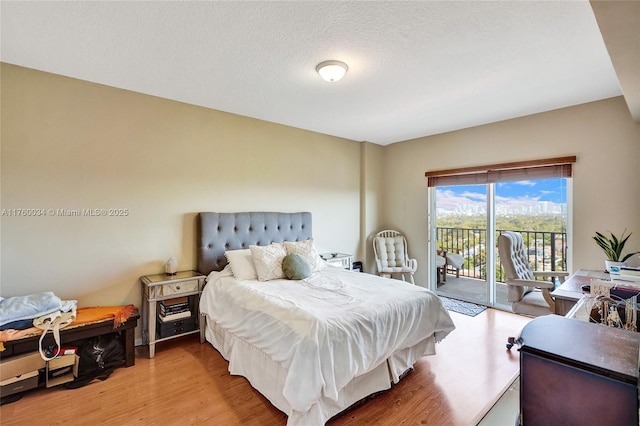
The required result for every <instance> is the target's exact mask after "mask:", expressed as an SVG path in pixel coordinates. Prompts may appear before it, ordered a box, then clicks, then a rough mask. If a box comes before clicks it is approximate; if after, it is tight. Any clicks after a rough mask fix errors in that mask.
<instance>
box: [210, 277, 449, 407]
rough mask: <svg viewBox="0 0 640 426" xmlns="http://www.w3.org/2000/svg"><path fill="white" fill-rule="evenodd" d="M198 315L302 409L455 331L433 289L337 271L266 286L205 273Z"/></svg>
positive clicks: (336, 395) (279, 281)
mask: <svg viewBox="0 0 640 426" xmlns="http://www.w3.org/2000/svg"><path fill="white" fill-rule="evenodd" d="M200 310H201V312H202V313H203V314H205V315H206V316H207V317H208V318H211V319H212V320H213V321H215V322H216V323H217V324H218V325H220V326H221V327H222V328H224V329H225V330H227V331H229V332H231V333H233V334H235V335H236V336H238V337H239V338H241V339H243V340H245V341H247V342H248V343H250V344H252V345H253V346H255V347H257V348H258V349H260V350H262V351H263V352H264V353H266V354H268V355H269V356H270V357H271V358H272V359H273V360H274V361H275V362H277V363H279V364H280V365H281V366H282V367H283V368H284V369H285V370H287V371H288V375H287V378H286V380H285V385H284V389H283V394H284V397H285V398H286V400H287V401H288V403H289V404H290V405H291V407H292V408H293V409H294V410H297V411H302V412H304V411H306V410H308V409H309V407H311V406H312V405H313V404H315V403H316V402H317V401H318V400H319V399H320V397H321V396H322V395H324V396H326V397H328V398H331V399H334V400H335V399H337V398H338V393H339V391H340V390H341V389H343V388H344V386H346V384H347V383H349V382H350V381H351V380H352V379H353V378H354V377H357V376H360V375H362V374H365V373H367V372H369V371H371V370H372V369H374V368H375V367H377V366H378V365H380V364H381V363H383V362H384V361H385V360H386V359H387V358H388V357H389V356H391V354H392V353H394V352H396V351H397V350H400V349H404V348H408V347H410V346H413V345H415V344H416V343H418V342H420V341H422V340H424V339H426V338H432V339H434V340H435V341H439V340H441V339H443V338H444V337H445V336H446V335H447V334H448V333H449V332H451V331H452V330H453V329H454V328H455V326H454V324H453V321H452V320H451V318H450V316H449V314H448V312H447V310H446V309H445V308H444V306H443V305H442V302H441V301H440V299H439V298H438V296H436V295H435V294H434V293H433V292H431V291H429V290H427V289H425V288H422V287H419V286H414V285H411V284H408V283H404V282H402V281H398V280H390V279H386V278H381V277H378V276H375V275H369V274H364V273H358V272H353V271H346V270H342V269H339V268H325V269H323V270H322V271H319V272H316V273H315V274H313V275H312V276H311V277H309V278H307V279H305V280H302V281H289V280H273V281H268V282H259V281H257V280H247V281H237V280H235V279H234V278H233V276H232V273H231V271H230V270H228V269H227V268H225V270H223V271H222V272H213V273H212V274H211V275H210V276H209V278H208V282H207V285H206V287H205V289H204V292H203V294H202V298H201V301H200ZM424 355H427V354H424Z"/></svg>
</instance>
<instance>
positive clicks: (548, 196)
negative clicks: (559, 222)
mask: <svg viewBox="0 0 640 426" xmlns="http://www.w3.org/2000/svg"><path fill="white" fill-rule="evenodd" d="M566 202H567V185H566V179H538V180H525V181H519V182H502V183H498V184H496V211H497V212H498V213H525V214H536V213H562V212H564V211H566ZM436 208H437V209H438V212H439V213H444V212H450V213H464V214H474V213H484V212H485V211H486V187H485V186H484V185H461V186H444V187H438V188H437V189H436Z"/></svg>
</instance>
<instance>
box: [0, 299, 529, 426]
mask: <svg viewBox="0 0 640 426" xmlns="http://www.w3.org/2000/svg"><path fill="white" fill-rule="evenodd" d="M451 315H452V317H453V319H454V322H455V323H456V327H457V329H456V330H455V331H454V332H453V333H451V334H450V335H449V337H447V338H446V339H445V340H444V341H443V342H442V343H440V344H438V345H437V346H436V350H437V351H438V353H437V354H436V355H435V356H431V357H424V358H422V359H421V360H420V361H419V362H418V363H417V364H416V365H415V370H414V371H413V372H412V373H411V374H409V375H408V376H407V377H406V378H405V379H404V380H403V381H402V382H400V383H399V384H398V385H396V386H395V387H393V388H392V389H391V390H389V391H387V392H385V393H383V394H381V395H379V396H377V397H376V398H374V399H373V400H371V401H369V402H367V403H366V404H364V405H362V406H360V407H358V408H355V409H353V410H351V411H348V412H346V413H345V414H343V415H342V416H340V417H337V418H336V419H334V420H332V421H331V422H329V423H328V426H342V425H345V426H346V425H349V426H350V425H438V426H440V425H476V424H477V423H478V422H479V421H480V420H481V419H482V417H483V416H484V414H485V413H486V412H487V411H488V410H489V409H490V408H491V406H492V405H493V404H494V403H495V401H497V400H498V398H499V397H500V395H501V394H502V393H503V392H504V391H505V390H506V389H507V388H508V386H509V385H510V384H511V383H512V382H513V380H514V379H515V377H516V376H517V375H518V370H519V364H518V363H519V353H518V351H517V350H515V349H513V350H512V351H507V350H506V349H505V346H504V344H505V341H506V338H507V337H508V336H512V335H515V334H517V333H518V332H519V330H520V329H521V328H522V327H523V326H524V325H525V324H526V323H527V322H528V321H529V319H528V318H525V317H521V316H518V315H514V314H511V313H508V312H503V311H498V310H494V309H487V310H486V311H484V312H483V313H481V314H479V315H478V316H476V317H467V316H464V315H460V314H456V313H452V314H451ZM137 350H138V354H137V355H138V357H137V358H136V365H135V366H134V367H131V368H126V369H125V368H120V369H117V370H116V371H115V372H114V373H113V374H112V375H111V377H109V379H107V380H106V381H104V382H99V381H96V382H93V383H91V384H90V385H88V386H86V387H84V388H80V389H75V390H67V389H63V388H51V389H38V390H35V391H32V392H28V393H27V394H26V395H25V396H24V397H23V398H22V399H21V400H19V401H17V402H14V403H11V404H6V405H3V406H0V423H1V424H2V425H3V426H9V425H24V424H40V425H42V424H49V425H62V424H64V425H85V424H87V425H88V424H92V425H95V424H114V425H152V424H153V425H155V424H159V425H160V424H161V425H163V426H169V425H204V424H207V425H213V424H215V425H256V426H257V425H260V426H264V425H284V424H285V423H286V420H287V418H286V416H285V415H284V414H283V413H281V412H280V411H278V410H277V409H276V408H274V407H273V406H272V405H271V404H270V403H269V402H268V401H267V400H266V398H264V397H263V396H262V395H261V394H260V393H258V392H257V391H255V390H254V389H253V388H252V387H251V385H250V384H249V383H248V381H247V380H246V379H244V378H242V377H238V376H231V375H230V374H229V373H228V371H227V362H226V361H225V360H224V359H223V358H222V357H221V356H220V354H219V353H218V352H217V351H216V350H215V349H213V347H212V346H211V345H210V344H208V343H207V344H202V345H201V344H200V343H199V342H198V337H197V335H192V336H187V337H184V338H179V339H174V340H171V341H168V342H162V343H161V344H158V345H157V346H156V356H155V358H154V359H148V352H147V351H146V349H145V348H143V347H139V348H137ZM515 415H516V413H514V418H515Z"/></svg>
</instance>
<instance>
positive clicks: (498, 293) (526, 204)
mask: <svg viewBox="0 0 640 426" xmlns="http://www.w3.org/2000/svg"><path fill="white" fill-rule="evenodd" d="M570 182H571V180H570V179H568V178H565V177H560V178H543V179H530V180H515V181H504V182H492V183H485V184H464V185H440V186H432V187H430V188H429V201H430V202H429V205H430V214H429V218H430V220H429V226H430V231H431V233H430V235H431V238H430V239H429V241H430V244H429V250H430V254H431V256H432V257H431V259H433V262H432V265H433V266H434V268H433V270H432V271H431V272H432V273H431V276H432V283H433V284H432V285H431V288H432V289H435V290H436V292H437V293H438V294H441V295H443V296H448V297H453V298H456V299H461V300H466V301H469V302H474V303H479V304H485V305H488V306H495V307H499V308H504V309H510V304H509V302H508V300H507V291H506V285H505V284H504V274H503V271H502V267H501V264H500V259H499V255H498V251H497V248H496V246H497V238H498V236H499V235H500V234H501V233H502V232H504V231H506V230H510V231H517V232H520V233H521V234H522V235H523V239H524V242H525V250H526V251H527V254H528V256H529V261H530V263H531V265H532V268H533V269H534V270H543V271H544V270H554V271H566V270H568V266H569V265H568V247H569V243H568V242H569V241H570V239H569V235H568V232H569V230H570V222H569V217H570V215H569V212H570V210H571V209H570V194H569V192H570ZM451 254H453V255H454V256H455V255H457V256H458V257H457V259H452V260H458V263H457V264H455V265H453V264H452V263H454V262H452V261H451V260H450V259H448V257H450V255H451ZM438 256H440V262H442V258H445V259H447V262H446V264H445V265H444V267H443V268H445V271H446V273H442V271H443V269H442V268H437V265H438V263H437V262H438V259H439V258H438ZM460 259H462V261H461V262H460ZM454 266H458V267H454Z"/></svg>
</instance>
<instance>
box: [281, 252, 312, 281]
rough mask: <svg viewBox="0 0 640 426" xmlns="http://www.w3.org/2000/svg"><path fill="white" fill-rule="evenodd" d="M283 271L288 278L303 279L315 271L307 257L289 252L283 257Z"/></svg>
mask: <svg viewBox="0 0 640 426" xmlns="http://www.w3.org/2000/svg"><path fill="white" fill-rule="evenodd" d="M282 272H283V273H284V276H285V277H286V278H287V279H288V280H302V279H305V278H308V277H310V276H311V274H312V273H313V272H312V271H311V265H310V264H309V262H307V259H305V258H304V256H302V255H300V254H296V253H294V254H288V255H286V256H285V257H284V259H282Z"/></svg>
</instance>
